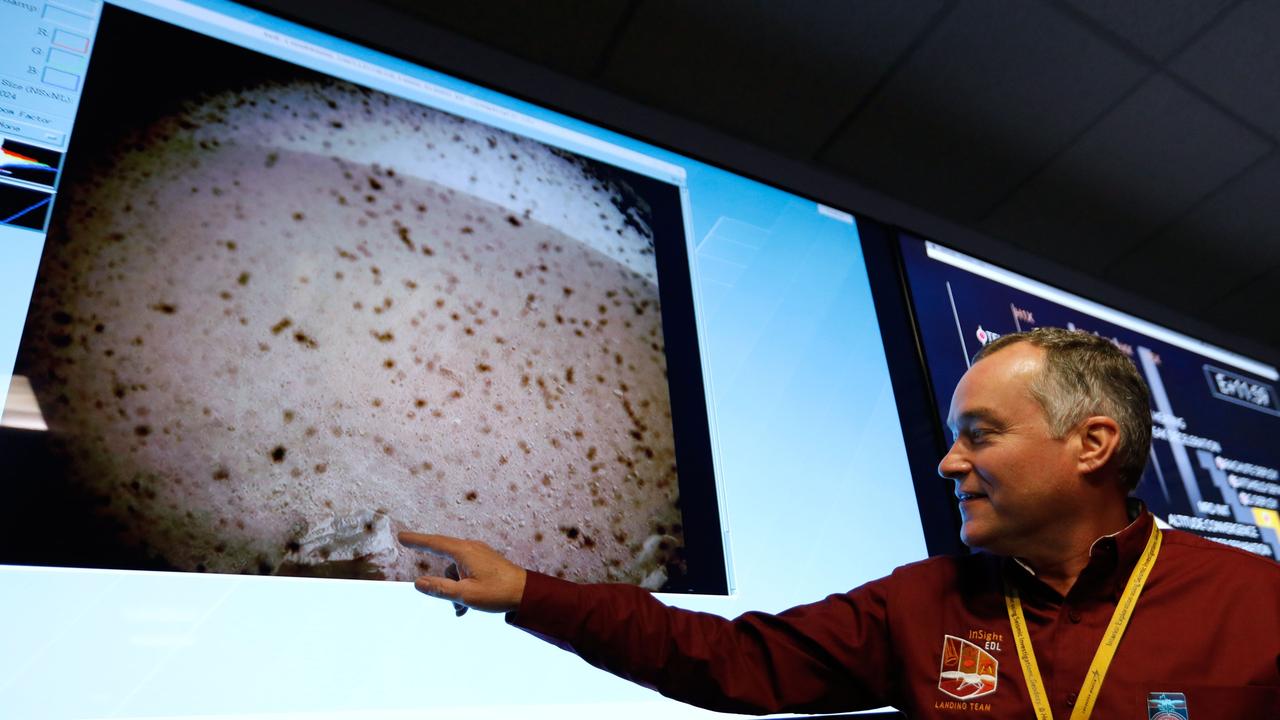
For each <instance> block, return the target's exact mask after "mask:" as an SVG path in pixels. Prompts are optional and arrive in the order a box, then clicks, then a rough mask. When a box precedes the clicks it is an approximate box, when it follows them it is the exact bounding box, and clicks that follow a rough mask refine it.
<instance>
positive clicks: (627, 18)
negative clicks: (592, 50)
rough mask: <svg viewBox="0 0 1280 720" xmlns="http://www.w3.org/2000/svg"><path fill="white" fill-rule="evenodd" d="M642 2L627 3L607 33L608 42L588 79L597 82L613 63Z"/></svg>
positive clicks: (635, 0)
mask: <svg viewBox="0 0 1280 720" xmlns="http://www.w3.org/2000/svg"><path fill="white" fill-rule="evenodd" d="M643 1H644V0H631V1H630V2H628V3H627V7H626V9H624V10H623V11H622V15H621V16H620V17H619V18H618V21H617V22H616V23H614V25H613V30H612V31H611V32H610V33H609V41H608V42H607V43H605V45H604V51H603V52H601V53H600V58H599V60H597V61H596V66H595V68H594V69H592V71H591V76H590V77H591V79H592V80H596V81H598V80H599V79H600V78H601V77H602V76H603V75H604V71H605V70H607V69H608V68H609V65H610V64H611V63H612V62H613V57H614V55H615V54H617V52H618V43H619V42H621V41H622V36H623V35H625V34H626V32H627V29H628V28H629V27H631V21H632V19H634V18H635V16H636V11H637V10H639V9H640V4H641V3H642V2H643Z"/></svg>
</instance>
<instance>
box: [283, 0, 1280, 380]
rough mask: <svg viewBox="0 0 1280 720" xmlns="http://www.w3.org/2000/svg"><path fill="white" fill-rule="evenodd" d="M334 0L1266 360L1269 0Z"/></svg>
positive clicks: (1276, 83)
mask: <svg viewBox="0 0 1280 720" xmlns="http://www.w3.org/2000/svg"><path fill="white" fill-rule="evenodd" d="M258 4H261V5H267V6H271V5H280V4H283V5H290V3H287V2H285V3H279V2H272V1H271V0H266V1H265V2H261V3H258ZM292 4H293V5H298V3H292ZM339 4H340V5H341V6H342V7H343V8H345V12H346V13H348V14H350V11H351V8H352V7H355V6H358V7H360V8H361V13H364V14H373V15H380V16H381V17H382V18H383V19H384V20H385V19H386V18H392V19H394V18H403V19H405V21H406V22H410V21H420V22H422V23H427V24H429V25H430V26H433V27H435V28H440V29H443V30H446V31H448V33H449V34H451V35H460V36H463V37H464V38H469V39H470V40H473V41H476V42H477V43H479V44H482V45H484V46H486V47H488V48H491V49H496V50H498V51H501V53H503V54H502V55H501V57H508V58H510V57H512V56H514V58H515V59H519V60H522V61H525V62H524V63H521V66H527V65H528V64H532V65H533V66H538V67H540V68H547V69H550V70H552V71H554V72H555V73H557V74H559V75H561V76H567V77H568V78H570V79H573V80H577V81H581V82H583V83H587V84H589V85H591V86H594V87H596V88H601V89H603V90H605V91H607V92H608V93H610V94H612V95H615V96H621V97H622V98H625V99H628V100H631V101H635V102H636V103H639V104H643V105H645V106H649V107H654V108H657V109H659V110H662V111H665V113H669V114H671V115H674V116H677V117H679V118H684V119H688V120H692V121H695V122H696V123H699V124H701V125H705V126H708V127H710V128H712V129H714V130H717V131H719V132H720V133H724V134H727V135H730V136H734V137H736V138H740V139H742V140H745V141H748V142H749V143H751V144H754V145H757V146H760V147H763V148H765V149H767V150H770V151H773V152H774V153H777V154H779V155H782V156H785V157H786V158H789V159H791V160H795V161H799V162H801V163H804V164H806V165H809V166H814V167H817V168H818V169H820V170H822V171H825V172H826V173H829V174H833V175H836V176H841V177H844V178H847V179H850V180H852V181H854V182H856V183H857V184H859V185H861V186H863V187H866V188H869V189H871V190H873V191H878V192H879V193H883V194H884V195H887V196H889V197H891V198H895V199H896V200H898V201H901V202H903V203H906V204H909V205H911V206H914V207H915V208H918V209H920V210H923V211H924V212H925V213H927V214H929V215H932V216H935V217H937V218H940V219H942V220H943V221H947V222H949V223H950V224H953V225H955V226H958V227H961V228H965V229H967V230H972V231H975V232H976V233H978V234H981V235H984V236H987V237H989V238H994V239H996V240H997V241H1002V242H1003V243H1007V244H1009V245H1012V246H1014V247H1016V248H1019V249H1021V250H1023V251H1025V252H1026V253H1029V254H1031V255H1035V256H1039V257H1041V258H1047V259H1049V260H1051V261H1053V262H1056V263H1058V264H1060V265H1062V266H1065V267H1067V268H1070V269H1073V270H1075V271H1078V272H1079V273H1082V274H1084V275H1087V276H1090V277H1092V278H1095V279H1097V280H1099V281H1101V282H1102V283H1105V284H1106V285H1108V286H1113V287H1118V288H1121V289H1123V290H1127V291H1129V292H1131V293H1133V294H1136V295H1138V296H1141V297H1143V298H1146V299H1148V300H1150V301H1154V302H1155V303H1158V304H1159V305H1161V306H1164V307H1167V308H1169V309H1172V310H1173V311H1175V312H1177V313H1179V314H1182V315H1186V316H1190V317H1191V318H1193V319H1195V320H1198V321H1200V322H1202V323H1203V324H1204V326H1206V327H1210V328H1215V329H1217V330H1221V331H1225V332H1226V333H1229V334H1230V335H1235V336H1239V337H1240V338H1244V339H1245V342H1244V343H1238V344H1237V345H1236V346H1237V349H1244V350H1245V351H1246V352H1247V351H1249V350H1259V349H1260V350H1261V351H1262V352H1263V353H1264V354H1265V355H1266V356H1269V357H1267V359H1269V360H1271V361H1273V362H1275V361H1276V360H1277V359H1280V312H1277V311H1280V153H1277V141H1278V140H1280V42H1277V40H1276V38H1280V2H1274V1H1271V0H1124V1H1120V0H804V1H794V2H780V1H774V2H764V1H762V0H696V1H695V0H689V1H687V2H676V1H675V0H540V1H529V0H470V1H468V2H424V1H417V2H415V1H414V0H362V2H360V3H358V5H357V3H356V2H354V1H353V0H348V1H347V2H343V3H339ZM313 5H314V4H312V5H308V7H311V6H313ZM334 5H335V3H334V2H327V3H325V2H321V3H320V4H319V5H314V6H315V7H319V6H334ZM306 12H307V11H295V12H294V14H295V15H305V14H306ZM335 12H336V11H335V10H333V8H332V7H330V10H329V11H328V15H325V11H317V13H318V14H317V15H316V17H317V18H321V20H320V22H321V24H324V18H327V22H328V24H329V25H330V26H331V27H332V26H334V25H341V23H340V21H338V20H335V18H337V17H340V16H338V15H335ZM314 20H315V19H314V18H313V21H314ZM419 27H421V26H419ZM333 29H337V30H339V31H341V30H342V29H343V28H341V27H334V28H333ZM357 34H359V33H357ZM403 43H404V38H401V44H402V46H403ZM392 44H394V43H392ZM427 54H428V55H429V53H427ZM850 209H853V210H860V209H862V208H858V207H854V208H850ZM917 229H920V230H921V231H924V232H927V231H928V230H927V229H923V228H917ZM937 239H939V240H943V241H946V240H947V238H945V237H938V238H937Z"/></svg>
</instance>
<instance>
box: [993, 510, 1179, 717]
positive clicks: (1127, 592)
mask: <svg viewBox="0 0 1280 720" xmlns="http://www.w3.org/2000/svg"><path fill="white" fill-rule="evenodd" d="M1159 552H1160V528H1158V527H1156V526H1154V525H1152V527H1151V537H1150V538H1148V539H1147V547H1146V549H1145V550H1143V551H1142V557H1141V558H1139V559H1138V564H1137V566H1136V567H1134V568H1133V574H1132V575H1130V576H1129V582H1128V584H1126V585H1125V587H1124V592H1123V593H1121V595H1120V604H1119V605H1117V606H1116V609H1115V612H1113V613H1112V614H1111V622H1110V623H1109V624H1108V625H1107V632H1106V634H1105V635H1103V636H1102V642H1101V643H1100V644H1099V645H1098V651H1097V652H1096V653H1094V655H1093V662H1092V663H1090V665H1089V672H1088V674H1086V675H1085V678H1084V685H1082V686H1081V687H1080V694H1079V695H1078V696H1077V697H1076V704H1075V707H1074V709H1073V710H1072V711H1071V720H1088V717H1089V714H1090V713H1092V712H1093V705H1094V703H1095V702H1097V700H1098V692H1099V691H1101V690H1102V680H1103V678H1104V677H1106V675H1107V669H1108V668H1109V667H1111V659H1112V658H1113V657H1115V654H1116V648H1118V647H1119V646H1120V638H1121V637H1122V636H1124V629H1125V628H1126V627H1128V625H1129V618H1131V617H1133V609H1134V607H1135V606H1136V605H1137V604H1138V596H1139V595H1141V594H1142V586H1143V585H1145V584H1146V583H1147V576H1148V575H1150V574H1151V568H1152V567H1153V566H1154V565H1155V564H1156V555H1157V554H1158V553H1159ZM1004 604H1005V607H1006V608H1007V609H1008V610H1009V624H1010V625H1012V626H1013V642H1014V645H1016V646H1017V650H1018V661H1019V662H1021V663H1022V676H1023V678H1025V679H1026V682H1027V693H1028V694H1029V695H1031V706H1032V707H1034V708H1035V711H1036V720H1053V711H1052V710H1051V709H1050V708H1049V697H1048V696H1047V695H1046V694H1045V691H1044V680H1042V679H1041V678H1040V667H1039V666H1038V665H1036V654H1035V651H1034V650H1033V649H1032V648H1031V634H1030V633H1029V632H1027V620H1026V617H1024V616H1023V614H1022V601H1021V600H1020V599H1018V589H1017V588H1016V587H1014V586H1013V584H1012V583H1010V582H1009V581H1008V579H1006V580H1005V582H1004Z"/></svg>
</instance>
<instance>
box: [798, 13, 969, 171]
mask: <svg viewBox="0 0 1280 720" xmlns="http://www.w3.org/2000/svg"><path fill="white" fill-rule="evenodd" d="M957 3H958V0H947V3H946V4H945V5H943V6H942V7H940V8H938V10H937V11H936V12H935V13H934V14H933V17H931V18H929V22H927V23H925V25H924V27H923V28H922V29H921V30H920V32H918V33H916V36H915V37H914V38H912V39H911V42H910V43H908V44H907V47H906V48H904V49H903V51H902V52H901V53H899V54H898V57H896V58H894V61H893V62H892V63H891V64H890V65H889V68H888V69H887V70H885V71H884V73H883V74H881V75H880V78H879V79H878V80H876V82H875V84H874V85H872V86H871V88H870V89H869V90H867V92H866V93H864V94H863V95H862V97H861V98H860V99H859V100H858V102H857V104H855V105H854V106H853V109H852V110H850V111H849V113H848V114H847V115H845V116H844V118H843V119H842V120H841V121H840V122H839V123H838V124H837V125H836V127H835V129H834V130H832V131H831V133H830V134H829V135H827V138H826V139H825V140H823V141H822V144H821V145H819V146H818V148H817V149H816V150H814V151H813V154H812V155H810V156H809V157H810V159H811V160H813V161H815V162H819V163H821V160H822V156H824V155H826V154H827V151H829V150H830V149H831V146H832V145H834V144H835V142H836V140H838V139H839V138H840V136H841V135H843V134H844V133H845V131H847V130H848V129H849V127H850V126H852V125H853V123H854V121H855V120H857V118H858V116H859V115H861V114H862V111H863V110H866V109H867V106H868V105H870V104H871V102H872V101H873V100H875V98H876V97H877V96H878V95H879V94H880V93H881V92H882V91H883V90H884V88H885V86H886V85H888V84H889V82H890V81H891V80H893V78H894V77H895V76H897V74H898V72H899V71H901V70H902V68H903V67H904V66H905V65H906V64H907V61H909V60H910V59H911V57H912V56H913V55H915V54H916V51H917V50H919V49H920V47H921V46H922V45H924V43H925V42H926V41H927V40H928V39H929V38H930V37H931V36H932V35H933V33H934V32H935V31H936V30H937V29H938V26H940V25H941V24H942V22H943V21H944V20H946V19H947V17H948V16H949V15H951V13H952V11H954V10H955V8H956V5H957Z"/></svg>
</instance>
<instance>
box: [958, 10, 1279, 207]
mask: <svg viewBox="0 0 1280 720" xmlns="http://www.w3.org/2000/svg"><path fill="white" fill-rule="evenodd" d="M1241 1H1242V0H1236V2H1233V3H1229V4H1228V5H1227V6H1226V7H1224V8H1222V9H1221V10H1219V11H1218V13H1217V14H1216V15H1214V17H1213V18H1212V19H1210V20H1209V21H1208V22H1206V23H1205V24H1204V26H1203V27H1201V28H1200V29H1199V30H1198V31H1196V33H1195V34H1193V35H1192V37H1191V38H1190V39H1188V40H1187V42H1185V43H1183V44H1182V46H1180V47H1179V48H1178V49H1177V50H1175V51H1174V52H1173V53H1171V54H1170V55H1169V58H1170V60H1172V59H1173V58H1175V57H1177V56H1178V55H1179V54H1180V53H1182V52H1183V51H1184V50H1185V49H1186V48H1188V47H1190V46H1191V44H1192V43H1194V42H1195V41H1196V40H1197V39H1198V38H1199V37H1200V36H1201V35H1203V34H1204V33H1205V32H1208V30H1210V29H1211V28H1213V27H1214V26H1216V25H1217V24H1218V23H1220V22H1222V20H1223V18H1225V17H1226V16H1227V15H1229V14H1230V11H1231V10H1232V9H1234V8H1235V7H1236V6H1237V5H1239V4H1240V2H1241ZM1046 2H1047V3H1048V5H1050V6H1051V7H1052V8H1054V9H1056V10H1058V11H1059V12H1061V13H1062V14H1063V15H1066V16H1067V17H1068V18H1070V19H1071V20H1074V21H1075V22H1076V23H1078V24H1080V25H1081V26H1082V27H1083V28H1084V29H1085V30H1088V31H1089V32H1091V33H1093V34H1094V35H1095V36H1097V37H1098V39H1100V40H1101V41H1103V42H1105V43H1108V44H1110V45H1112V46H1113V47H1115V48H1116V49H1117V50H1119V51H1121V52H1123V53H1124V54H1126V55H1128V56H1129V57H1130V59H1132V60H1134V61H1135V62H1137V63H1138V64H1140V65H1143V66H1145V67H1147V68H1148V69H1149V70H1150V71H1151V72H1150V73H1149V74H1147V75H1145V76H1143V77H1141V78H1139V80H1138V81H1137V82H1136V83H1135V84H1134V85H1133V86H1131V87H1130V88H1129V89H1128V90H1127V91H1126V92H1124V93H1123V94H1121V95H1120V96H1119V97H1117V98H1116V100H1115V102H1113V103H1112V104H1111V105H1110V106H1109V107H1106V108H1104V109H1103V110H1102V111H1101V112H1100V113H1099V114H1098V115H1096V116H1095V117H1094V118H1093V120H1092V121H1090V122H1089V123H1088V124H1087V125H1086V126H1085V127H1083V128H1082V129H1081V130H1080V131H1079V132H1077V133H1076V134H1074V135H1072V136H1071V137H1069V138H1067V140H1066V141H1065V142H1064V143H1063V145H1061V146H1060V147H1058V148H1057V149H1056V150H1055V151H1054V152H1053V153H1051V154H1050V155H1049V156H1048V157H1047V158H1046V159H1045V160H1044V162H1042V163H1040V164H1039V165H1037V166H1036V167H1035V168H1034V169H1032V170H1031V172H1030V173H1028V174H1027V175H1026V176H1025V177H1023V178H1022V179H1021V180H1019V181H1018V182H1017V183H1015V184H1014V185H1013V186H1012V187H1011V188H1010V189H1009V191H1008V192H1006V193H1005V194H1004V195H1002V196H1001V197H1000V198H999V199H998V200H996V202H994V203H992V205H991V206H990V207H988V208H987V209H986V211H985V212H983V213H982V214H980V215H979V216H978V220H977V222H976V223H975V225H977V224H981V223H983V222H986V221H987V220H990V219H991V217H992V216H993V215H995V213H996V212H997V211H999V210H1000V208H1001V207H1003V206H1004V205H1005V203H1007V202H1009V200H1010V199H1012V198H1013V197H1014V196H1015V195H1016V194H1017V193H1018V192H1019V191H1020V190H1022V188H1023V187H1025V186H1026V185H1027V184H1029V183H1031V182H1033V181H1034V180H1035V179H1036V178H1037V177H1039V176H1040V175H1041V174H1042V173H1043V172H1045V171H1046V170H1048V169H1049V167H1050V166H1052V165H1053V163H1054V162H1056V161H1057V160H1058V159H1059V158H1060V157H1061V156H1063V155H1064V154H1066V153H1067V152H1068V151H1070V150H1071V148H1073V147H1074V146H1075V145H1076V144H1077V143H1078V142H1080V140H1081V139H1083V138H1084V137H1085V136H1086V135H1087V134H1088V133H1089V131H1091V130H1093V128H1095V127H1096V126H1097V125H1098V124H1099V123H1101V122H1102V121H1103V120H1104V119H1105V118H1106V117H1107V116H1108V115H1110V114H1111V113H1112V112H1114V111H1115V110H1116V108H1118V107H1119V106H1120V104H1121V103H1123V102H1125V101H1126V100H1128V99H1129V98H1130V97H1132V96H1133V94H1134V93H1136V92H1137V91H1138V89H1139V88H1141V87H1142V86H1143V84H1145V83H1147V82H1149V81H1151V80H1152V79H1153V78H1154V77H1155V76H1156V74H1157V73H1163V74H1164V76H1165V77H1166V78H1168V79H1169V80H1170V81H1171V82H1173V83H1174V84H1175V85H1177V86H1178V87H1179V88H1181V89H1183V90H1185V91H1187V92H1188V93H1190V94H1191V95H1192V96H1194V97H1195V98H1196V99H1197V100H1200V101H1201V102H1203V103H1205V104H1207V105H1209V106H1210V107H1211V108H1213V109H1215V110H1217V111H1219V112H1221V113H1222V114H1223V115H1224V116H1226V117H1227V118H1228V119H1230V120H1232V121H1234V122H1236V123H1237V124H1239V125H1241V126H1242V127H1244V129H1246V130H1248V131H1249V132H1251V133H1253V134H1254V135H1257V136H1258V138H1259V139H1260V140H1262V142H1264V143H1266V145H1267V148H1268V154H1269V153H1270V151H1271V150H1273V149H1274V148H1275V146H1276V140H1275V138H1273V137H1272V136H1271V134H1270V133H1268V132H1267V131H1266V130H1264V129H1263V128H1260V127H1258V126H1257V125H1255V124H1253V123H1252V122H1249V120H1247V119H1246V118H1244V117H1242V116H1240V115H1239V114H1238V113H1235V112H1233V111H1231V110H1230V109H1229V108H1227V107H1224V106H1223V105H1222V103H1220V102H1218V101H1217V100H1215V99H1213V98H1212V97H1210V96H1208V95H1207V94H1205V92H1204V91H1202V90H1200V88H1198V87H1195V86H1194V85H1192V84H1191V83H1190V82H1188V81H1187V80H1186V79H1185V78H1183V77H1182V76H1180V75H1178V74H1176V73H1174V72H1173V71H1172V70H1171V69H1170V68H1168V67H1166V63H1163V62H1160V61H1159V60H1157V59H1156V58H1154V57H1152V56H1151V55H1148V54H1147V53H1146V52H1144V51H1142V50H1141V49H1139V48H1138V47H1136V46H1134V45H1133V44H1132V43H1130V42H1129V41H1128V40H1127V39H1125V38H1124V37H1122V36H1120V35H1117V34H1116V33H1115V32H1112V31H1111V30H1110V29H1109V28H1107V27H1106V26H1104V25H1102V24H1101V23H1099V22H1098V21H1097V20H1095V19H1094V18H1093V17H1091V16H1089V15H1087V14H1085V13H1084V12H1082V11H1080V10H1079V9H1077V8H1076V7H1074V6H1072V5H1070V4H1068V3H1067V2H1066V1H1065V0H1046ZM1233 178H1234V176H1233ZM1233 178H1228V179H1227V181H1226V182H1231V180H1232V179H1233ZM1211 192H1212V191H1211Z"/></svg>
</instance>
